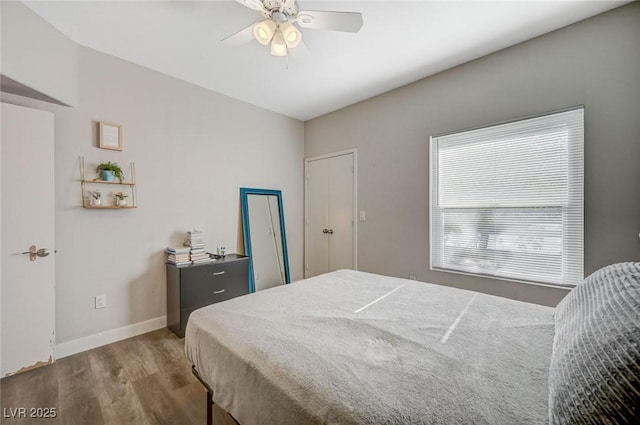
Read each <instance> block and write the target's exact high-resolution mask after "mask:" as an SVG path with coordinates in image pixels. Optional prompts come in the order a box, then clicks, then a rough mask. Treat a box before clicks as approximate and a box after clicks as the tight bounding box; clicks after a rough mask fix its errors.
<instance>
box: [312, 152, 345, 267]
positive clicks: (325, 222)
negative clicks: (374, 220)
mask: <svg viewBox="0 0 640 425" xmlns="http://www.w3.org/2000/svg"><path fill="white" fill-rule="evenodd" d="M355 160H356V152H355V151H348V152H341V153H336V154H330V155H323V156H321V157H314V158H309V159H307V160H306V161H305V162H306V185H305V188H306V190H305V216H306V217H305V277H311V276H316V275H319V274H322V273H327V272H330V271H334V270H338V269H355V268H356V255H355V252H356V222H355V209H356V208H355V207H356V204H355V202H356V201H355V199H356V197H355V194H356V187H355V182H356V174H355V165H356V162H355Z"/></svg>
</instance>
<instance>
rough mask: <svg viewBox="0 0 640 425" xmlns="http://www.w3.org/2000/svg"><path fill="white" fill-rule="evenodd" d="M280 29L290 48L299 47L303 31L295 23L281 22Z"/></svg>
mask: <svg viewBox="0 0 640 425" xmlns="http://www.w3.org/2000/svg"><path fill="white" fill-rule="evenodd" d="M280 31H281V32H282V36H283V38H284V42H285V44H286V45H287V47H288V48H290V49H293V48H295V47H298V46H299V45H300V43H301V42H302V33H301V32H300V30H298V28H296V26H295V25H293V24H291V23H289V22H285V23H283V24H280Z"/></svg>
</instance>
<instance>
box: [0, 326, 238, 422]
mask: <svg viewBox="0 0 640 425" xmlns="http://www.w3.org/2000/svg"><path fill="white" fill-rule="evenodd" d="M0 384H1V388H0V390H1V392H0V407H1V409H0V413H1V415H0V423H2V424H3V425H12V424H18V425H25V424H29V425H31V424H34V425H36V424H47V425H58V424H60V425H67V424H68V425H76V424H78V425H80V424H81V425H125V424H135V425H165V424H166V425H183V424H184V425H187V424H197V425H201V424H202V425H204V424H205V423H206V392H205V390H204V388H203V387H202V385H201V384H200V382H198V380H197V379H196V378H195V377H194V376H193V375H192V374H191V364H190V363H189V361H188V360H187V358H186V356H185V354H184V340H183V339H179V338H177V337H176V336H175V335H174V334H173V333H172V332H171V331H169V330H168V329H161V330H158V331H154V332H150V333H148V334H144V335H140V336H137V337H135V338H130V339H126V340H124V341H119V342H116V343H113V344H109V345H105V346H103V347H99V348H95V349H93V350H89V351H85V352H83V353H79V354H76V355H73V356H69V357H65V358H63V359H60V360H58V361H56V362H55V363H53V364H52V365H49V366H44V367H41V368H39V369H35V370H31V371H28V372H24V373H20V374H18V375H14V376H10V377H7V378H3V379H2V380H1V381H0ZM53 407H55V409H56V417H55V418H47V419H44V418H43V419H37V418H30V417H28V416H29V414H30V413H31V412H30V409H31V408H53ZM19 408H25V409H26V416H27V417H26V418H25V417H11V416H14V415H15V412H17V410H16V409H19ZM18 412H19V411H18ZM214 424H215V425H235V422H234V421H233V419H231V418H230V417H229V416H228V415H227V414H226V413H225V412H224V411H222V410H220V409H218V408H217V406H216V408H215V410H214Z"/></svg>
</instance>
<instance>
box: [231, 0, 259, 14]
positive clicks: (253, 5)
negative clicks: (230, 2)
mask: <svg viewBox="0 0 640 425" xmlns="http://www.w3.org/2000/svg"><path fill="white" fill-rule="evenodd" d="M236 1H237V2H238V3H240V4H241V5H243V6H246V7H248V8H249V9H253V10H259V11H261V12H262V11H263V10H264V4H263V3H262V2H261V1H260V0H236Z"/></svg>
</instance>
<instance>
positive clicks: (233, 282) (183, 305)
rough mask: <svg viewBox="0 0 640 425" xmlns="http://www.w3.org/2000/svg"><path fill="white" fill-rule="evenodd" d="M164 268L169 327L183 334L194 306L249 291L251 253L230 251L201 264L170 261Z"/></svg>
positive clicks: (179, 335) (201, 305)
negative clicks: (247, 254) (222, 256)
mask: <svg viewBox="0 0 640 425" xmlns="http://www.w3.org/2000/svg"><path fill="white" fill-rule="evenodd" d="M189 255H190V254H189ZM207 255H208V254H207ZM165 268H166V273H167V327H168V328H169V329H170V330H171V331H172V332H173V333H175V334H176V335H177V336H178V337H180V338H182V337H183V336H184V331H185V329H186V327H187V322H188V320H189V315H191V313H192V312H193V311H194V310H196V309H198V308H202V307H205V306H207V305H210V304H214V303H218V302H222V301H226V300H229V299H231V298H235V297H238V296H241V295H245V294H248V293H249V257H247V256H244V255H238V254H227V255H226V256H225V257H224V258H218V259H216V260H213V261H212V262H205V263H202V264H198V263H196V262H194V263H193V264H191V262H190V263H189V264H186V265H178V264H174V263H171V262H169V261H167V263H166V265H165Z"/></svg>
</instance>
